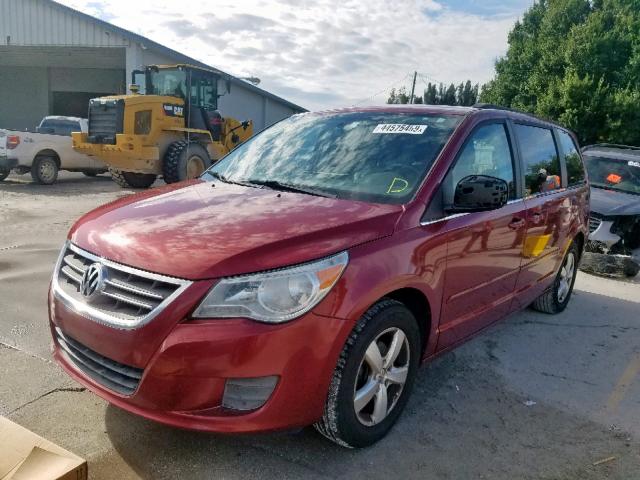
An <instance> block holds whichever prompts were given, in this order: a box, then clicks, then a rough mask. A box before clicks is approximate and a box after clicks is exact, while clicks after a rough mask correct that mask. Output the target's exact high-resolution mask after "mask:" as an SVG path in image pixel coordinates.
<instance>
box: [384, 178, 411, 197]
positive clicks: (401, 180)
mask: <svg viewBox="0 0 640 480" xmlns="http://www.w3.org/2000/svg"><path fill="white" fill-rule="evenodd" d="M396 183H400V185H398V186H396ZM408 187H409V182H407V181H406V180H405V179H404V178H398V177H394V179H393V181H392V182H391V185H389V189H388V190H387V195H388V194H390V193H400V192H404V191H405V190H406V189H407V188H408Z"/></svg>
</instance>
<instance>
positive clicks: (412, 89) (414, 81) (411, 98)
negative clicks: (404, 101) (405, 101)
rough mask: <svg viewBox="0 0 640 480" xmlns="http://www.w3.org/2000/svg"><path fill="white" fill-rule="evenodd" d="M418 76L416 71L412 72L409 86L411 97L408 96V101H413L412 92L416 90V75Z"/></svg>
mask: <svg viewBox="0 0 640 480" xmlns="http://www.w3.org/2000/svg"><path fill="white" fill-rule="evenodd" d="M417 76H418V72H413V85H412V86H411V97H410V98H409V103H413V94H414V93H415V91H416V77H417Z"/></svg>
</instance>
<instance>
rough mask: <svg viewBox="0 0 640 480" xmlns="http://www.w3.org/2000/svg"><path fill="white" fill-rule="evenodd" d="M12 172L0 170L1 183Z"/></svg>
mask: <svg viewBox="0 0 640 480" xmlns="http://www.w3.org/2000/svg"><path fill="white" fill-rule="evenodd" d="M9 173H11V170H5V169H4V168H0V182H1V181H3V180H4V179H5V178H7V177H8V176H9Z"/></svg>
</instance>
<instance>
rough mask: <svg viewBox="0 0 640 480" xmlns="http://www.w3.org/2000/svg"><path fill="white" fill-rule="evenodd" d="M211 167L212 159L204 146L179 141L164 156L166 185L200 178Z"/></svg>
mask: <svg viewBox="0 0 640 480" xmlns="http://www.w3.org/2000/svg"><path fill="white" fill-rule="evenodd" d="M209 166H211V159H210V158H209V154H208V153H207V150H205V148H204V147H203V146H202V145H200V144H198V143H189V142H186V141H179V142H174V143H172V144H171V145H169V148H168V149H167V151H166V153H165V154H164V160H163V161H162V174H163V176H164V181H165V182H166V183H176V182H181V181H183V180H189V179H191V178H197V177H199V176H200V175H202V173H203V172H204V171H205V170H206V169H207V168H209Z"/></svg>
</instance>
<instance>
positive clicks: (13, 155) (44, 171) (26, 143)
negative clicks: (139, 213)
mask: <svg viewBox="0 0 640 480" xmlns="http://www.w3.org/2000/svg"><path fill="white" fill-rule="evenodd" d="M80 131H82V132H86V131H87V120H86V119H84V118H76V117H57V116H49V117H44V118H43V119H42V121H41V122H40V125H39V126H38V127H36V130H35V132H29V131H19V130H6V129H0V182H1V181H2V180H4V179H5V178H7V176H8V175H9V173H10V172H11V171H12V170H13V171H14V172H16V173H20V174H24V173H27V172H31V177H32V178H33V180H34V181H35V182H38V183H41V184H43V185H51V184H52V183H55V181H56V179H57V178H58V171H59V170H69V171H72V172H82V173H84V174H85V175H87V176H90V177H92V176H94V175H97V174H99V173H103V172H106V171H107V167H106V165H105V164H104V163H102V162H101V161H100V160H98V159H97V158H93V157H88V156H87V155H84V154H82V153H78V152H76V151H75V150H74V149H73V146H72V142H71V132H80Z"/></svg>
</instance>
